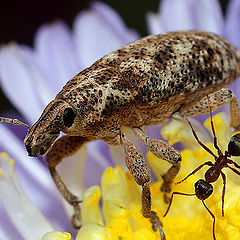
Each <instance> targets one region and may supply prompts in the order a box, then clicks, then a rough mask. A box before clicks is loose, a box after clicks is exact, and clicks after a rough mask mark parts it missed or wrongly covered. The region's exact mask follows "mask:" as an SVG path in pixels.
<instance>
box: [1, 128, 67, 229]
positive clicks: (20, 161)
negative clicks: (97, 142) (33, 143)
mask: <svg viewBox="0 0 240 240" xmlns="http://www.w3.org/2000/svg"><path fill="white" fill-rule="evenodd" d="M0 150H1V151H5V152H7V153H8V154H9V155H10V156H11V157H12V158H14V159H15V160H16V161H15V168H16V172H17V174H18V177H19V179H20V182H21V184H22V186H23V189H24V191H25V192H26V194H27V195H28V196H29V198H30V199H31V201H32V202H33V203H34V204H35V205H36V206H37V207H38V208H39V209H40V210H41V211H42V213H43V214H44V215H45V216H46V217H47V218H48V219H49V221H50V222H51V223H52V225H53V226H58V227H67V228H69V229H70V230H71V228H70V225H69V220H68V218H67V217H66V214H65V212H64V210H63V206H62V203H61V198H60V194H59V192H58V190H57V189H56V187H55V185H54V183H53V181H52V179H51V176H50V174H49V172H48V170H47V168H46V167H45V166H44V165H43V164H42V163H41V162H40V160H39V159H37V158H30V157H27V153H26V151H25V150H24V147H23V143H21V142H20V140H19V139H18V138H17V137H16V136H15V135H14V134H13V133H12V132H11V131H9V130H8V129H7V128H5V127H4V126H3V125H0Z"/></svg>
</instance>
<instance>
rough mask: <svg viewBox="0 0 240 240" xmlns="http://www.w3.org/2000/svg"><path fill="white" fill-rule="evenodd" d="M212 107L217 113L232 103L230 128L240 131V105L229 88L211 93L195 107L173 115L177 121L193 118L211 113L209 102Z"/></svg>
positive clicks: (186, 108)
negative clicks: (219, 109) (225, 105)
mask: <svg viewBox="0 0 240 240" xmlns="http://www.w3.org/2000/svg"><path fill="white" fill-rule="evenodd" d="M208 99H209V101H210V104H211V107H212V111H215V110H216V109H218V108H219V107H221V106H222V105H223V104H225V103H229V102H230V117H231V122H230V126H231V127H233V128H234V129H235V130H239V129H240V116H239V104H238V100H237V98H236V96H235V95H234V94H233V93H232V92H231V91H230V90H229V89H227V88H222V89H220V90H219V91H217V92H214V93H211V94H209V95H208V96H206V97H204V98H203V99H201V100H200V101H199V102H197V103H196V104H195V105H193V106H191V107H190V108H188V107H183V109H180V110H179V111H178V112H176V113H174V114H173V115H172V117H173V118H175V119H182V118H188V117H193V116H196V115H199V114H205V113H209V101H208Z"/></svg>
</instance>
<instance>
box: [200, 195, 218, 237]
mask: <svg viewBox="0 0 240 240" xmlns="http://www.w3.org/2000/svg"><path fill="white" fill-rule="evenodd" d="M202 203H203V206H204V207H205V208H206V209H207V211H208V212H209V214H210V215H211V217H212V218H213V239H214V240H216V235H215V216H214V214H213V213H212V212H211V210H210V209H209V208H208V207H207V205H206V204H205V202H204V201H203V200H202Z"/></svg>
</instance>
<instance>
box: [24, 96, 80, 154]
mask: <svg viewBox="0 0 240 240" xmlns="http://www.w3.org/2000/svg"><path fill="white" fill-rule="evenodd" d="M75 117H76V115H75V113H74V110H73V108H72V107H71V106H70V105H69V104H68V103H66V102H65V101H63V100H54V101H52V102H50V103H49V104H48V105H47V107H46V108H45V109H44V111H43V113H42V115H41V116H40V118H39V119H38V121H37V122H36V123H35V124H34V125H33V126H32V127H31V129H30V130H29V132H28V134H27V135H26V137H25V139H24V144H25V146H26V149H27V151H28V154H29V156H34V157H37V156H39V155H43V154H45V153H46V152H47V151H48V150H49V149H50V147H51V145H52V144H53V143H54V142H55V141H56V139H57V138H58V136H59V134H60V132H61V131H63V132H65V130H66V129H69V131H68V132H70V133H71V128H72V127H73V125H74V120H75ZM73 135H74V134H73Z"/></svg>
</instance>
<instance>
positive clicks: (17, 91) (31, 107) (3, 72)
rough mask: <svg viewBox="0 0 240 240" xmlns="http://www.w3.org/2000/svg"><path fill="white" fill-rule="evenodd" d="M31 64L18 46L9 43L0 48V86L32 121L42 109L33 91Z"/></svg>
mask: <svg viewBox="0 0 240 240" xmlns="http://www.w3.org/2000/svg"><path fill="white" fill-rule="evenodd" d="M31 67H32V66H31V64H30V63H29V62H27V61H25V60H24V58H23V56H22V51H21V50H20V47H18V46H17V45H15V44H11V45H9V46H7V47H2V48H1V50H0V81H1V87H2V89H3V91H4V92H5V94H6V95H7V96H8V98H9V99H10V101H11V102H12V103H13V104H14V106H15V107H16V108H17V109H18V110H19V111H20V112H21V113H22V114H23V116H24V117H25V119H27V120H28V121H29V122H34V121H35V120H36V119H37V117H38V116H39V114H40V112H41V111H42V103H41V102H40V101H39V99H37V97H36V92H35V87H36V85H35V83H34V74H33V69H32V68H31Z"/></svg>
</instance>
